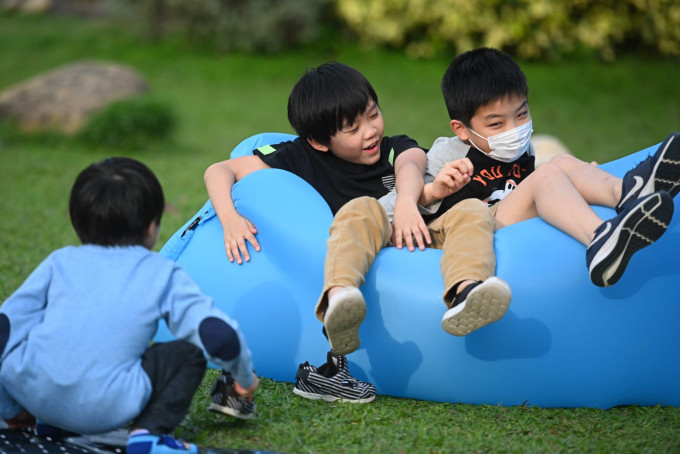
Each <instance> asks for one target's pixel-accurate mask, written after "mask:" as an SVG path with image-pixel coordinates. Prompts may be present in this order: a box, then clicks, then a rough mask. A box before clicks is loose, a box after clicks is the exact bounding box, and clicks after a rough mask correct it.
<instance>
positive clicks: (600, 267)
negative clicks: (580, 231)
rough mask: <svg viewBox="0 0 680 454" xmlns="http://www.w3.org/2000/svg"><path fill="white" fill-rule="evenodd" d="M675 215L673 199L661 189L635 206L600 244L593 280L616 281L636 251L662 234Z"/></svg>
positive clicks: (601, 283) (598, 282)
mask: <svg viewBox="0 0 680 454" xmlns="http://www.w3.org/2000/svg"><path fill="white" fill-rule="evenodd" d="M672 217H673V199H672V198H671V196H670V195H669V194H667V193H665V192H657V193H654V194H652V195H650V196H647V199H646V200H644V201H643V202H641V203H640V204H639V205H638V206H637V207H635V208H634V209H633V210H631V211H630V212H629V213H628V214H627V215H626V217H625V218H624V219H623V220H622V221H621V222H620V223H619V225H618V226H617V228H616V229H615V230H614V232H613V233H612V234H611V235H610V237H609V238H608V239H607V241H606V242H605V244H604V245H603V246H602V247H601V248H600V250H599V251H598V252H597V254H596V255H595V257H593V260H592V263H591V265H590V280H591V281H593V283H594V284H595V285H597V286H598V287H609V286H611V285H614V284H615V283H616V282H618V280H619V279H620V278H621V276H622V275H623V272H624V271H625V270H626V267H627V266H628V262H629V261H630V259H631V257H632V256H633V254H635V253H636V252H637V251H639V250H640V249H642V248H644V247H646V246H649V245H650V244H652V243H654V242H655V241H656V240H658V239H659V238H661V235H663V234H664V232H665V231H666V229H667V228H668V224H669V223H670V221H671V218H672Z"/></svg>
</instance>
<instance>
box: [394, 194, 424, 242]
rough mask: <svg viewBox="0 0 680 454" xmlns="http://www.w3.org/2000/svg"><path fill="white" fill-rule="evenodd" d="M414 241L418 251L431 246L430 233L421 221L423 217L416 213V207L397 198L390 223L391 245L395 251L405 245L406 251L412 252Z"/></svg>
mask: <svg viewBox="0 0 680 454" xmlns="http://www.w3.org/2000/svg"><path fill="white" fill-rule="evenodd" d="M414 239H415V242H416V245H417V246H418V249H420V250H424V249H425V247H426V246H427V245H429V244H432V237H431V236H430V231H429V230H428V228H427V224H425V221H424V220H423V216H422V215H421V214H420V212H419V211H418V205H416V204H415V203H409V202H407V201H403V200H401V199H400V198H397V201H396V203H395V205H394V219H393V221H392V244H394V245H395V247H396V248H397V249H401V248H402V247H403V245H404V243H406V247H407V248H408V250H409V251H414V250H415V245H414V243H413V240H414Z"/></svg>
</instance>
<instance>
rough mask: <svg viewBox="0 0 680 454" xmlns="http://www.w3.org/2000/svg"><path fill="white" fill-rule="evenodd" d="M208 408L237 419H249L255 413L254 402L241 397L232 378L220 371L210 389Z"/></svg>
mask: <svg viewBox="0 0 680 454" xmlns="http://www.w3.org/2000/svg"><path fill="white" fill-rule="evenodd" d="M208 410H210V411H214V412H215V413H221V414H223V415H229V416H233V417H234V418H238V419H250V418H252V417H253V415H254V414H255V403H254V402H249V401H248V399H245V398H243V397H241V396H240V395H239V394H238V393H237V392H236V390H235V389H234V378H233V377H232V376H231V374H230V373H229V372H225V371H222V373H221V374H220V376H219V377H218V378H217V380H215V383H213V386H212V389H211V390H210V406H209V407H208Z"/></svg>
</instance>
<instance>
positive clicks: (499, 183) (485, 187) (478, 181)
mask: <svg viewBox="0 0 680 454" xmlns="http://www.w3.org/2000/svg"><path fill="white" fill-rule="evenodd" d="M467 157H468V158H469V159H470V161H472V165H473V167H474V169H475V172H474V174H473V175H472V180H470V182H469V183H468V184H466V185H465V186H464V187H463V188H461V189H460V190H459V191H456V192H454V193H453V194H451V195H449V196H446V197H445V198H444V199H443V200H442V203H441V206H440V207H439V209H438V210H437V213H436V214H434V215H424V216H423V219H424V220H425V222H430V221H431V220H433V219H436V218H438V217H439V216H441V215H442V214H444V213H445V212H446V211H447V210H448V209H449V208H451V207H452V206H454V205H455V204H456V203H458V202H460V201H461V200H464V199H480V200H483V201H484V202H487V203H488V204H489V206H491V205H494V204H495V203H497V202H499V201H500V200H502V199H503V198H504V197H505V196H506V195H507V193H508V192H510V191H512V190H513V189H514V188H515V187H517V185H518V184H519V183H520V182H521V181H522V180H524V179H525V178H526V177H527V176H528V175H529V174H530V173H531V172H533V171H534V166H535V161H536V157H535V156H534V155H532V154H529V153H524V154H523V155H522V156H520V157H519V158H518V159H516V160H515V161H513V162H502V161H498V160H496V159H492V158H490V157H488V156H487V155H486V154H484V153H482V152H480V151H479V150H477V149H476V148H474V147H470V151H469V152H468V154H467Z"/></svg>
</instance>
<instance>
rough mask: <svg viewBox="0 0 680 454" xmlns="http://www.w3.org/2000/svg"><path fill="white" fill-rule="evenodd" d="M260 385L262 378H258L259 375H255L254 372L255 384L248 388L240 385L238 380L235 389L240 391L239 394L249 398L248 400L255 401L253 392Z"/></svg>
mask: <svg viewBox="0 0 680 454" xmlns="http://www.w3.org/2000/svg"><path fill="white" fill-rule="evenodd" d="M258 386H260V379H259V378H257V375H255V372H253V384H252V385H250V388H248V389H246V388H244V387H243V386H241V385H239V384H238V382H234V389H235V390H236V392H237V393H238V395H239V396H241V397H243V398H246V399H248V402H252V401H253V394H254V393H255V390H256V389H257V387H258Z"/></svg>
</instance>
